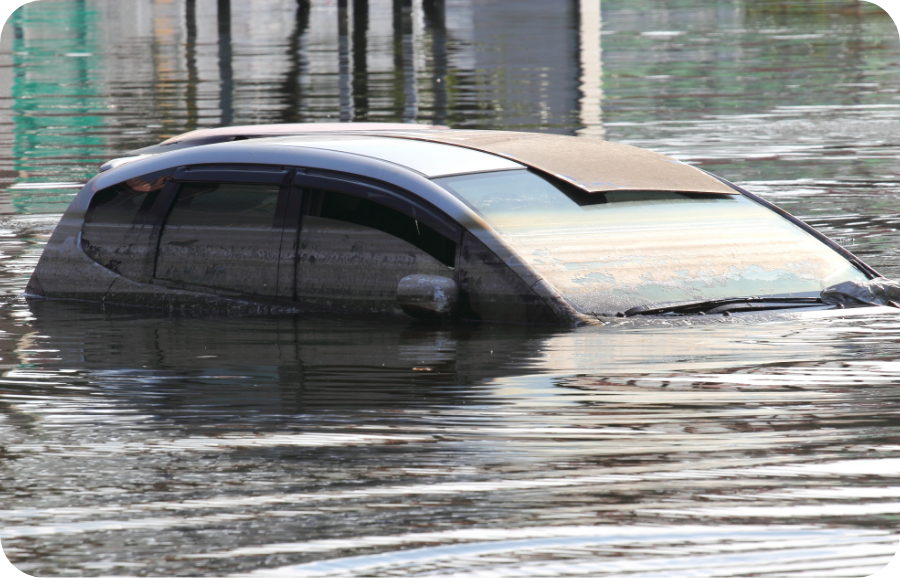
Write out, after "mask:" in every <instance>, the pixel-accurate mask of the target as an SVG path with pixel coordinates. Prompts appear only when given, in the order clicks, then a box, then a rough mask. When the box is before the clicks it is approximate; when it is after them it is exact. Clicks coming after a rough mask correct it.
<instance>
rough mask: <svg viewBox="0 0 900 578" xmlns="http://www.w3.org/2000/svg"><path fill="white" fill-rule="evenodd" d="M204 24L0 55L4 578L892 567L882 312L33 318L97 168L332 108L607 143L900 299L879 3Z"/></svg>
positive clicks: (328, 11)
mask: <svg viewBox="0 0 900 578" xmlns="http://www.w3.org/2000/svg"><path fill="white" fill-rule="evenodd" d="M217 4H218V5H220V6H221V8H222V9H221V10H219V9H217V5H216V3H207V2H194V1H193V0H180V1H173V2H169V3H163V2H154V3H150V2H144V1H140V0H129V1H127V2H112V1H111V0H110V1H108V2H107V1H104V0H87V1H85V2H73V3H51V2H39V3H35V4H31V5H29V6H28V7H26V8H24V9H22V10H20V11H19V13H18V14H17V15H16V16H15V17H14V18H13V20H12V21H11V22H10V24H8V25H7V27H6V28H4V31H3V35H2V37H0V99H3V102H2V104H3V106H2V109H0V186H2V188H3V189H4V191H3V192H2V193H0V255H2V257H3V259H0V330H2V332H0V371H2V377H0V480H2V481H0V519H2V520H3V523H2V526H0V540H2V543H3V550H4V552H5V553H6V555H7V556H8V557H9V558H10V559H11V560H12V561H13V562H14V563H15V564H16V566H17V567H19V568H21V569H22V570H24V571H26V572H29V573H31V574H33V575H184V576H189V575H241V574H260V575H265V574H267V573H269V574H272V575H280V576H285V575H286V576H319V575H334V576H353V575H359V576H371V575H384V576H387V575H402V576H424V575H430V576H433V575H448V574H452V575H454V576H492V577H500V576H523V575H529V576H533V575H538V576H564V575H589V576H617V577H618V576H629V577H643V578H649V577H651V576H653V577H658V576H667V577H673V576H685V577H686V576H776V575H777V576H826V575H829V576H865V575H867V574H870V573H872V572H874V571H876V570H878V569H879V568H881V567H883V566H884V565H885V564H886V563H887V561H888V559H889V558H890V556H891V555H892V554H893V552H894V551H895V550H896V543H897V541H898V540H900V535H898V533H897V530H896V527H897V520H898V516H900V500H898V498H900V437H898V436H900V419H898V417H900V393H898V388H897V384H898V383H900V319H897V318H895V317H893V316H891V317H881V318H869V319H855V320H853V319H844V320H842V319H820V320H807V321H803V322H797V321H794V322H786V321H780V322H770V323H757V324H737V323H721V324H706V325H697V326H669V327H663V326H627V327H617V328H598V329H578V330H571V331H561V330H556V329H546V328H543V329H542V328H523V327H508V326H490V325H473V326H453V327H433V326H420V325H415V324H406V323H399V322H398V323H385V322H383V321H373V320H355V319H337V320H335V319H328V318H323V317H314V316H313V317H310V316H299V317H294V316H285V317H262V318H256V317H244V318H192V317H171V316H167V315H160V314H156V313H153V312H147V311H138V310H102V309H100V308H98V307H96V306H93V305H89V304H73V303H47V302H32V303H26V302H24V301H23V300H22V299H21V298H20V297H18V295H19V294H20V293H21V291H22V289H23V288H24V285H25V283H26V282H27V279H28V276H29V275H30V273H31V270H32V269H33V267H34V264H35V262H36V259H37V257H38V256H39V255H40V251H41V248H42V246H43V243H44V242H45V241H46V238H47V235H48V234H49V232H50V231H51V230H52V228H53V226H54V225H55V223H56V221H57V220H58V219H59V215H60V213H61V211H62V210H63V209H64V207H65V206H66V204H67V203H68V201H69V200H70V199H71V196H72V194H73V193H74V191H75V190H76V188H77V186H78V185H77V183H79V182H82V181H83V180H84V179H85V178H87V177H88V176H89V175H90V174H91V173H92V172H93V171H94V170H95V168H96V166H97V164H98V163H99V162H101V161H103V160H106V159H108V158H110V157H113V156H116V155H118V154H121V153H122V152H124V151H127V150H130V149H132V148H136V147H139V146H143V145H146V144H150V143H152V142H155V141H157V140H159V139H160V138H163V137H165V136H169V135H172V134H177V133H179V132H182V131H185V130H190V129H193V128H197V127H204V126H218V125H220V124H223V123H224V124H229V123H251V122H296V121H304V122H305V121H316V120H338V119H341V120H390V121H396V120H408V121H416V122H438V123H446V124H450V125H452V126H458V127H482V128H513V129H528V130H545V131H552V132H560V133H567V134H575V133H578V134H583V135H585V136H587V137H590V136H602V135H604V134H605V135H606V137H607V138H609V139H611V140H618V141H623V142H628V143H631V144H637V145H640V146H646V147H648V148H652V149H655V150H659V151H661V152H665V153H668V154H672V155H674V156H676V157H678V158H680V159H682V160H686V161H689V162H693V163H696V164H698V165H699V166H702V167H704V168H707V169H710V170H713V171H715V172H717V173H719V174H721V175H722V176H725V177H727V178H730V179H732V180H735V181H739V182H741V184H743V185H744V186H747V187H748V188H750V189H751V190H753V191H755V192H759V193H760V194H762V195H764V196H767V197H768V198H770V199H772V200H773V201H775V202H776V203H778V204H780V205H782V206H784V207H785V208H787V209H788V210H790V211H792V212H794V213H796V214H798V215H800V216H802V217H804V218H807V219H808V220H810V221H811V222H812V223H814V224H815V225H817V226H818V227H820V228H821V229H822V230H823V231H825V232H826V233H828V234H830V235H832V236H835V237H841V238H843V239H844V242H845V243H848V244H850V243H853V247H852V248H853V250H854V251H856V252H857V253H859V254H860V255H862V256H863V257H864V258H865V259H866V260H868V261H869V262H870V263H871V264H872V265H874V266H875V267H877V268H879V269H880V270H882V271H883V272H884V273H886V274H888V275H892V276H900V262H898V260H897V255H898V249H897V248H898V247H900V242H898V241H900V239H898V233H897V224H898V223H900V209H898V207H900V199H898V186H897V184H898V181H897V176H896V175H897V174H898V169H900V161H898V160H897V159H898V152H900V142H898V137H897V134H898V132H897V129H896V127H897V113H898V108H900V101H898V98H900V79H898V77H897V70H898V69H897V64H896V63H897V54H898V50H897V49H898V37H897V30H896V28H895V27H894V26H893V24H892V23H891V22H890V21H889V20H888V19H887V17H886V16H885V15H884V14H883V13H882V12H880V11H879V10H878V9H876V8H875V7H873V6H871V5H869V4H866V3H857V2H817V3H815V6H811V5H809V4H808V3H805V4H803V5H802V6H800V5H799V4H797V5H794V4H790V3H780V2H778V3H776V2H768V1H762V0H758V1H754V2H740V1H733V2H732V1H729V2H724V1H723V2H700V1H693V0H679V1H677V2H672V1H669V2H661V1H659V2H656V1H651V0H630V1H629V2H624V1H617V0H604V1H603V3H602V18H600V16H598V20H599V21H602V26H598V25H595V24H599V22H597V23H594V24H592V21H590V20H589V19H588V18H587V16H586V15H591V14H596V11H594V12H592V10H596V9H597V8H598V6H597V4H596V3H593V2H590V1H587V0H585V1H581V2H570V3H546V2H537V1H530V0H517V2H516V3H515V7H516V9H515V10H514V11H513V10H511V9H510V4H509V3H503V2H486V1H485V2H482V1H468V0H453V1H450V0H447V1H446V2H440V1H428V0H423V1H421V2H419V1H415V0H414V1H413V2H410V3H405V2H399V1H398V2H390V1H387V0H384V1H376V0H369V2H360V1H358V0H350V1H349V2H347V3H346V7H345V4H344V3H342V2H332V3H326V2H324V1H323V2H317V1H314V2H312V4H311V7H310V8H309V9H306V8H303V6H302V5H298V4H297V3H296V2H294V1H287V0H285V1H283V2H278V1H275V0H272V1H270V2H262V1H256V0H254V1H250V2H242V3H236V2H235V3H230V4H229V3H228V2H227V1H220V2H218V3H217ZM298 6H299V7H298ZM226 7H227V8H228V10H227V11H226V10H225V8H226ZM229 12H230V17H227V16H228V15H229ZM598 46H600V47H602V50H596V49H595V48H596V47H598Z"/></svg>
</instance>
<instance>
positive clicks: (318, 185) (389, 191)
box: [293, 169, 465, 245]
mask: <svg viewBox="0 0 900 578" xmlns="http://www.w3.org/2000/svg"><path fill="white" fill-rule="evenodd" d="M293 184H294V186H295V187H300V188H303V187H308V188H314V189H324V190H329V191H335V192H337V193H344V194H348V195H353V196H355V197H360V198H364V199H368V200H370V201H374V202H376V203H381V204H383V205H386V206H388V207H391V208H392V209H394V210H396V211H399V212H400V213H403V214H404V215H407V216H408V217H411V218H413V219H415V220H417V221H419V222H421V223H424V224H425V225H428V226H429V227H431V228H432V229H434V230H435V231H436V232H438V233H440V234H441V235H443V236H444V237H446V238H447V239H449V240H451V241H453V242H454V243H456V244H457V245H459V244H460V243H461V241H462V236H463V233H464V232H465V228H464V227H463V226H462V225H460V224H459V223H458V222H457V221H456V220H455V219H453V218H452V217H450V216H448V215H446V214H444V212H443V211H441V210H440V209H438V208H437V207H435V206H434V205H432V204H431V203H429V202H427V201H425V200H424V199H422V198H421V197H419V196H417V195H414V194H413V193H410V192H408V191H406V190H404V189H400V188H397V187H394V186H391V185H388V184H387V183H382V182H380V181H371V180H368V179H365V178H364V177H359V176H357V175H352V174H348V173H337V172H332V171H325V170H318V169H297V171H296V173H295V174H294V179H293ZM372 193H375V194H372ZM410 207H411V208H412V209H413V211H412V212H411V211H410V210H409V209H410Z"/></svg>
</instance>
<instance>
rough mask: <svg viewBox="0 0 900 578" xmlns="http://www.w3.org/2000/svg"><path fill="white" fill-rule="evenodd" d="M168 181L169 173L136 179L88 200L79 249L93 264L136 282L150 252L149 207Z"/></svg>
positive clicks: (151, 248) (100, 192) (99, 193)
mask: <svg viewBox="0 0 900 578" xmlns="http://www.w3.org/2000/svg"><path fill="white" fill-rule="evenodd" d="M168 182H169V175H168V174H159V173H157V174H152V175H146V176H143V177H137V178H134V179H130V180H128V181H125V182H124V183H121V184H119V185H115V186H112V187H110V188H108V189H104V190H102V191H99V192H98V193H97V194H95V195H94V198H93V199H92V200H91V204H90V207H88V210H87V214H86V215H85V219H84V227H83V228H82V232H81V246H82V248H83V250H84V252H85V253H86V254H87V255H88V256H89V257H90V258H91V259H93V260H94V261H96V262H97V263H100V264H101V265H103V266H104V267H106V268H107V269H111V270H113V271H115V272H116V273H119V274H121V275H124V276H125V277H130V278H133V279H138V278H140V277H141V276H142V274H143V272H144V262H145V259H146V258H147V256H148V254H149V253H152V252H153V251H155V247H151V246H150V239H149V237H148V236H147V235H146V234H144V233H145V231H144V225H145V221H146V219H147V216H148V214H149V213H150V208H151V207H152V206H153V204H154V203H155V202H156V200H157V198H158V196H159V194H160V191H162V189H163V187H165V185H166V183H168Z"/></svg>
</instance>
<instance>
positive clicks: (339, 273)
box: [26, 124, 880, 325]
mask: <svg viewBox="0 0 900 578" xmlns="http://www.w3.org/2000/svg"><path fill="white" fill-rule="evenodd" d="M101 169H102V172H101V173H100V174H99V175H97V176H95V177H94V178H93V179H91V181H90V182H88V183H87V185H85V187H84V188H83V189H82V190H81V192H80V193H79V194H78V195H77V197H76V198H75V200H74V201H73V202H72V204H71V205H70V207H69V208H68V210H67V211H66V213H65V215H64V216H63V218H62V220H61V221H60V223H59V225H58V226H57V228H56V230H55V231H54V233H53V235H52V237H51V238H50V240H49V242H48V244H47V247H46V249H45V250H44V253H43V255H42V256H41V259H40V262H39V263H38V265H37V268H36V270H35V272H34V274H33V276H32V278H31V280H30V282H29V285H28V288H27V290H26V293H27V294H28V295H31V296H37V297H47V298H63V299H79V300H88V301H100V302H104V303H118V304H126V305H146V306H165V307H177V308H191V309H201V310H209V309H214V310H223V309H224V310H231V309H241V310H246V309H258V310H264V311H276V310H296V309H322V310H329V311H347V312H356V313H380V314H392V315H410V316H413V317H442V318H460V319H473V320H493V321H507V322H525V323H550V324H565V325H572V324H575V325H577V324H584V323H602V322H604V321H608V320H609V319H611V318H615V317H616V316H620V317H621V316H625V315H648V314H652V315H694V314H699V315H703V314H708V313H722V314H725V315H728V314H730V313H739V312H748V311H749V312H758V311H767V310H785V309H791V308H815V309H819V310H821V309H826V308H830V307H836V306H838V305H841V304H836V303H834V302H832V303H828V302H825V303H823V302H822V301H821V299H820V296H821V293H822V291H823V290H825V289H826V288H828V287H832V286H834V285H837V284H841V283H850V284H856V285H864V284H865V283H868V282H870V280H873V279H877V278H879V277H880V276H879V274H878V273H877V272H875V271H874V270H872V269H871V268H870V267H868V266H867V265H865V264H864V263H862V262H861V261H860V260H859V259H857V258H856V257H855V256H853V255H852V254H850V253H849V252H847V251H846V250H845V249H843V248H842V247H840V246H839V245H837V244H835V243H834V242H832V241H830V240H828V239H827V238H826V237H824V236H823V235H822V234H820V233H818V232H817V231H815V230H814V229H812V228H811V227H809V226H808V225H806V224H804V223H802V222H801V221H799V220H798V219H796V218H794V217H792V216H790V215H789V214H787V213H785V212H784V211H781V210H780V209H778V208H776V207H774V206H773V205H771V204H769V203H767V202H766V201H764V200H762V199H759V198H758V197H756V196H754V195H752V194H750V193H748V192H747V191H744V190H742V189H740V188H739V187H736V186H734V185H732V184H730V183H728V182H727V181H724V180H722V179H719V178H717V177H714V176H712V175H710V174H708V173H706V172H704V171H701V170H699V169H697V168H694V167H691V166H689V165H686V164H684V163H680V162H678V161H676V160H674V159H671V158H668V157H665V156H663V155H659V154H656V153H652V152H650V151H646V150H643V149H638V148H634V147H630V146H626V145H619V144H614V143H609V142H605V141H600V140H594V139H585V138H577V137H565V136H557V135H547V134H531V133H517V132H503V131H466V130H449V129H446V128H443V127H422V126H416V125H370V124H343V125H327V126H323V125H274V126H266V127H231V128H224V129H211V130H206V131H195V132H194V133H187V134H185V135H181V136H179V137H175V138H173V139H170V140H169V141H166V142H165V143H162V144H160V145H155V146H153V147H148V148H146V149H140V150H138V151H134V152H133V153H132V154H131V155H130V156H128V157H125V158H122V159H117V160H115V161H111V162H110V163H107V164H106V165H104V167H102V168H101ZM852 302H853V301H852V300H849V301H848V303H852ZM684 303H688V304H691V303H693V304H694V305H693V306H690V305H689V306H687V307H683V306H681V305H679V304H684ZM673 304H674V305H673Z"/></svg>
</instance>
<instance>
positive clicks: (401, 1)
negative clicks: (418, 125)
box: [393, 0, 419, 122]
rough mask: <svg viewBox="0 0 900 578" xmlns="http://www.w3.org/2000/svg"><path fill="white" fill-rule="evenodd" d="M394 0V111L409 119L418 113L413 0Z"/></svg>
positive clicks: (398, 115)
mask: <svg viewBox="0 0 900 578" xmlns="http://www.w3.org/2000/svg"><path fill="white" fill-rule="evenodd" d="M393 3H394V111H395V115H396V116H397V117H400V118H402V119H403V120H404V121H406V122H412V121H414V120H415V119H416V116H417V114H418V108H419V102H418V100H419V99H418V90H417V87H416V62H415V47H414V41H413V15H412V11H413V5H412V0H393Z"/></svg>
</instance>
